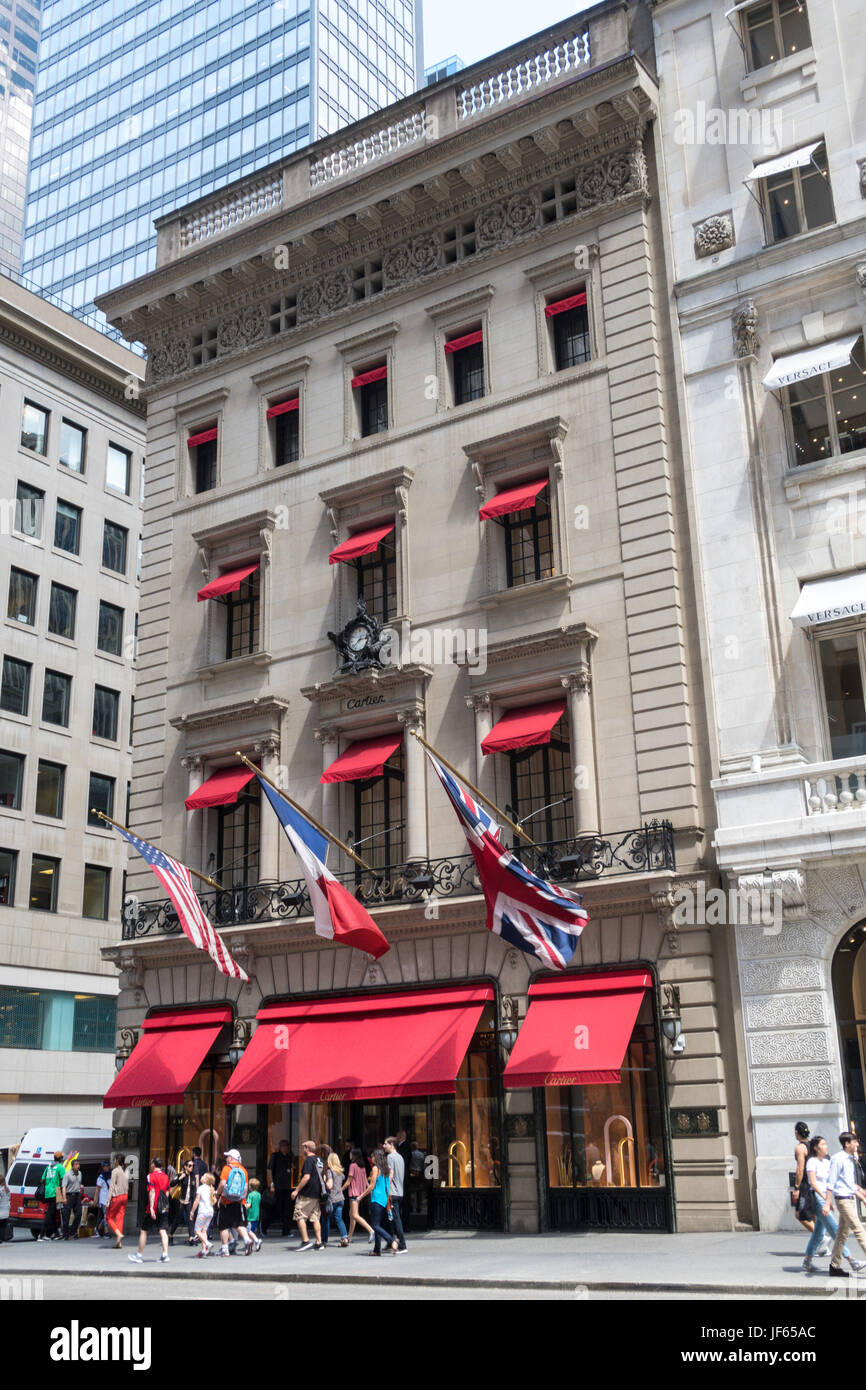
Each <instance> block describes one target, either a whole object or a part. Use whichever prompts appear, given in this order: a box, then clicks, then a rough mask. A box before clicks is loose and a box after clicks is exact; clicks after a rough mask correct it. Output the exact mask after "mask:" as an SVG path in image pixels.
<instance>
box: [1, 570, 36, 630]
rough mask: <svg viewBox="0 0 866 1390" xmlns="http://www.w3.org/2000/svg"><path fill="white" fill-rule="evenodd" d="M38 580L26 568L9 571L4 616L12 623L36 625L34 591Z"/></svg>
mask: <svg viewBox="0 0 866 1390" xmlns="http://www.w3.org/2000/svg"><path fill="white" fill-rule="evenodd" d="M38 584H39V580H38V579H37V577H36V575H35V574H29V573H28V572H27V570H19V569H15V567H14V566H13V568H12V569H11V570H10V571H9V600H8V603H7V607H6V616H7V618H10V619H11V621H12V622H13V623H24V624H26V625H27V626H28V627H34V626H35V625H36V592H37V586H38Z"/></svg>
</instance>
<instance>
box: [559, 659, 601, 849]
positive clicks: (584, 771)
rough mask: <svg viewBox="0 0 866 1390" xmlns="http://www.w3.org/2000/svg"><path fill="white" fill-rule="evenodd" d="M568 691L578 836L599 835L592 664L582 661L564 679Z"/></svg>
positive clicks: (575, 816) (576, 831) (575, 815)
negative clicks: (590, 667) (590, 668)
mask: <svg viewBox="0 0 866 1390" xmlns="http://www.w3.org/2000/svg"><path fill="white" fill-rule="evenodd" d="M562 684H563V686H564V688H565V689H566V690H567V691H568V710H569V719H570V723H571V762H572V769H573V779H574V780H573V787H574V830H575V834H577V835H580V834H585V833H587V832H589V833H597V832H598V830H599V829H600V827H599V824H598V790H597V786H596V776H595V734H594V732H593V727H592V701H591V691H592V678H591V676H590V672H589V665H588V664H586V663H584V662H581V664H580V665H579V666H578V668H577V670H575V671H572V672H570V673H569V674H568V675H567V676H563V677H562Z"/></svg>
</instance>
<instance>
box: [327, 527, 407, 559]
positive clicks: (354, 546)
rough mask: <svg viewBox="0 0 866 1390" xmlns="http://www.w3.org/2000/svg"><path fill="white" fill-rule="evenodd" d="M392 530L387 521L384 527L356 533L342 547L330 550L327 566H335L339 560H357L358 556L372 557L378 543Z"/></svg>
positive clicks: (377, 547)
mask: <svg viewBox="0 0 866 1390" xmlns="http://www.w3.org/2000/svg"><path fill="white" fill-rule="evenodd" d="M393 530H394V522H393V521H389V522H388V524H387V525H386V526H374V527H372V529H371V530H369V531H356V532H355V534H354V536H350V537H349V539H348V540H347V541H343V544H342V545H338V546H337V548H336V550H332V551H331V553H330V555H329V556H328V564H329V565H337V564H339V563H340V561H341V560H344V561H345V560H357V559H358V556H359V555H372V554H373V551H374V550H378V549H379V542H380V541H382V540H384V538H385V536H388V535H390V534H391V532H392V531H393Z"/></svg>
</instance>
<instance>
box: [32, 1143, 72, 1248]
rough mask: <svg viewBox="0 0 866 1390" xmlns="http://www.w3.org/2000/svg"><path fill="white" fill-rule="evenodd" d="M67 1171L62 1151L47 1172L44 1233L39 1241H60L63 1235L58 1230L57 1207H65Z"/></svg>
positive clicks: (56, 1154)
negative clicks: (64, 1182) (64, 1183)
mask: <svg viewBox="0 0 866 1390" xmlns="http://www.w3.org/2000/svg"><path fill="white" fill-rule="evenodd" d="M65 1175H66V1169H65V1168H64V1167H63V1154H62V1153H61V1151H60V1149H57V1151H56V1152H55V1154H54V1162H53V1163H51V1164H49V1166H48V1167H47V1168H46V1170H45V1220H44V1221H43V1222H42V1233H41V1235H39V1236H38V1237H37V1239H38V1240H60V1239H61V1235H60V1232H59V1231H58V1229H57V1206H58V1203H59V1204H60V1205H61V1206H62V1205H63V1179H64V1177H65Z"/></svg>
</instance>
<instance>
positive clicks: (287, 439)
mask: <svg viewBox="0 0 866 1390" xmlns="http://www.w3.org/2000/svg"><path fill="white" fill-rule="evenodd" d="M300 452H301V421H300V411H299V410H286V411H283V412H282V414H280V415H275V416H274V465H275V467H277V468H281V467H282V466H283V465H284V464H286V463H297V461H298V458H299V457H300Z"/></svg>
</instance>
